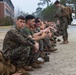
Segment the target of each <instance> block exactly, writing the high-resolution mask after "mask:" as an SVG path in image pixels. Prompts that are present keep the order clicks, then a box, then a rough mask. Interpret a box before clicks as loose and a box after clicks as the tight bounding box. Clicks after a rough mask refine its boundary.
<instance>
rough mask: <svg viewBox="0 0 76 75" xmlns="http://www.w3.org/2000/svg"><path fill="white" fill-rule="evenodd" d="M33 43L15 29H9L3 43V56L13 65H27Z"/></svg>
mask: <svg viewBox="0 0 76 75" xmlns="http://www.w3.org/2000/svg"><path fill="white" fill-rule="evenodd" d="M34 44H35V42H34V41H33V40H32V39H31V38H28V37H27V36H25V35H24V34H22V33H21V32H20V30H18V29H17V28H16V27H15V28H12V29H10V30H9V31H8V32H7V34H6V36H5V38H4V42H3V50H2V51H3V54H4V57H5V59H11V62H12V63H13V64H15V65H20V66H23V65H27V64H28V63H29V61H27V60H28V58H29V54H30V48H31V47H33V46H34Z"/></svg>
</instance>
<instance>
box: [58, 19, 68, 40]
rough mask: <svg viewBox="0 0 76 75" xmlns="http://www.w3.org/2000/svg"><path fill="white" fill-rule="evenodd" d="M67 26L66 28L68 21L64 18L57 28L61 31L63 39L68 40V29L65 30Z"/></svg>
mask: <svg viewBox="0 0 76 75" xmlns="http://www.w3.org/2000/svg"><path fill="white" fill-rule="evenodd" d="M67 28H68V21H67V19H66V18H65V20H64V21H62V22H61V24H60V27H59V30H60V31H61V32H62V38H63V41H66V40H68V31H67Z"/></svg>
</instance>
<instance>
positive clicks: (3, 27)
mask: <svg viewBox="0 0 76 75" xmlns="http://www.w3.org/2000/svg"><path fill="white" fill-rule="evenodd" d="M10 27H11V26H0V29H6V28H10Z"/></svg>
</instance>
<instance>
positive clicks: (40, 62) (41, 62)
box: [35, 60, 44, 64]
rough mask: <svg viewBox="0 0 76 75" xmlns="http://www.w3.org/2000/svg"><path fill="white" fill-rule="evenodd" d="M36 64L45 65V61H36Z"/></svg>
mask: <svg viewBox="0 0 76 75" xmlns="http://www.w3.org/2000/svg"><path fill="white" fill-rule="evenodd" d="M35 62H36V64H44V61H39V60H36V61H35Z"/></svg>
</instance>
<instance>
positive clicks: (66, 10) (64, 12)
mask: <svg viewBox="0 0 76 75" xmlns="http://www.w3.org/2000/svg"><path fill="white" fill-rule="evenodd" d="M61 8H62V16H65V17H67V18H68V24H70V23H71V21H72V20H73V19H72V12H73V10H72V8H71V7H69V6H64V5H61Z"/></svg>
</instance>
